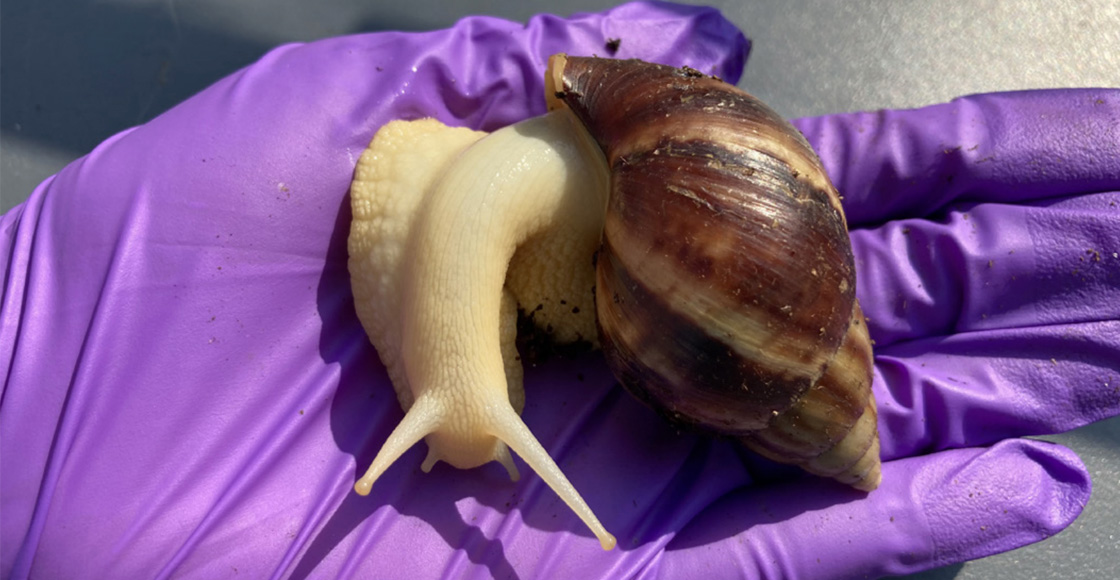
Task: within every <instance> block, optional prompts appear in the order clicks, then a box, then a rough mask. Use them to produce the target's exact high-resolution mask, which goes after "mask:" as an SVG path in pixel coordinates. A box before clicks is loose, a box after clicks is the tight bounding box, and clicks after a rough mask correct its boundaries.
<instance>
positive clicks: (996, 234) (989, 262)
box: [852, 191, 1120, 358]
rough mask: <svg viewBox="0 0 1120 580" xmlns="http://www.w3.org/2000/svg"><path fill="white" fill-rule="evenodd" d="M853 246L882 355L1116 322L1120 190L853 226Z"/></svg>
mask: <svg viewBox="0 0 1120 580" xmlns="http://www.w3.org/2000/svg"><path fill="white" fill-rule="evenodd" d="M852 244H853V251H854V252H855V255H856V260H857V270H858V274H859V280H858V284H857V289H858V292H859V293H860V298H861V300H860V303H861V306H862V307H863V311H864V313H865V314H866V315H867V316H868V317H869V318H870V319H871V323H870V329H871V332H872V334H873V338H874V339H875V342H876V345H877V346H878V347H879V348H880V349H883V348H886V347H890V346H892V345H894V344H898V343H903V342H908V341H913V340H919V339H927V338H936V337H942V336H948V335H953V334H959V333H968V332H986V331H998V330H1001V329H1015V328H1029V327H1036V326H1056V325H1077V324H1082V323H1094V322H1100V321H1111V320H1118V319H1120V284H1117V280H1118V279H1120V254H1118V253H1117V252H1118V251H1120V191H1116V192H1105V193H1098V194H1085V195H1079V196H1071V197H1066V198H1054V199H1049V200H1046V201H1043V202H1030V203H1024V204H1021V205H1008V204H1002V203H981V204H970V205H961V206H959V207H958V208H957V209H954V210H952V211H950V212H948V213H947V214H946V215H945V216H944V217H942V218H939V219H937V220H922V219H907V220H898V221H895V222H892V223H889V224H886V225H883V226H881V227H878V228H875V229H862V230H856V231H854V232H852ZM1047 358H1049V357H1047Z"/></svg>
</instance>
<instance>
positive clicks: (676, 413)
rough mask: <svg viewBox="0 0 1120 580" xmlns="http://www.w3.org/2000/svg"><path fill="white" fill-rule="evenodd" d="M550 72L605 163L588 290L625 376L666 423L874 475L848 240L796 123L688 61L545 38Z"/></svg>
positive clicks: (863, 346) (872, 422)
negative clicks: (606, 191) (634, 57)
mask: <svg viewBox="0 0 1120 580" xmlns="http://www.w3.org/2000/svg"><path fill="white" fill-rule="evenodd" d="M547 82H548V83H549V90H550V91H551V92H552V93H553V94H554V100H553V102H552V103H551V106H552V107H554V108H555V107H560V106H566V107H568V108H569V109H570V110H571V111H572V112H573V113H574V114H575V115H576V116H577V117H578V118H579V119H580V120H581V121H582V122H583V124H584V125H585V126H586V128H587V130H588V132H589V133H590V134H591V135H592V136H593V137H594V138H595V140H596V142H597V143H598V144H599V146H600V147H601V148H602V150H603V153H604V154H605V156H606V159H607V162H608V164H609V167H610V171H611V174H610V179H611V194H610V200H609V202H608V209H607V216H606V221H605V227H604V231H603V238H602V246H601V248H600V250H599V253H598V255H597V266H596V267H597V273H596V307H597V310H598V323H599V331H600V340H601V342H602V346H603V349H604V352H605V354H606V356H607V359H608V362H609V363H610V365H611V367H612V369H613V370H614V372H615V374H616V376H617V377H618V378H619V380H620V382H621V383H622V384H623V385H624V386H625V387H626V388H627V389H628V390H629V391H631V392H632V393H634V394H635V395H636V396H637V397H639V398H640V399H642V400H643V401H645V402H646V403H647V404H649V405H650V406H652V407H653V408H654V409H656V410H657V411H658V412H659V413H661V414H662V415H664V416H665V417H667V418H668V419H670V420H671V421H673V422H675V423H678V424H686V425H689V426H693V427H696V428H699V429H702V430H705V431H709V432H714V433H719V434H722V435H728V436H732V437H735V438H737V439H739V440H740V441H742V442H743V443H744V444H745V445H746V446H747V447H748V448H750V449H752V450H754V451H756V452H758V453H759V454H761V455H763V456H766V457H768V458H771V459H774V460H776V461H779V462H783V463H791V464H796V465H800V466H802V467H803V468H804V469H805V470H807V471H809V472H811V473H814V474H818V475H823V476H827V477H833V478H835V479H837V480H839V481H842V482H844V483H847V484H850V485H852V486H854V487H856V488H858V489H862V490H867V491H870V490H872V489H874V488H875V487H876V486H878V484H879V479H880V473H879V467H880V465H879V438H878V431H877V427H876V410H875V401H874V398H873V397H872V395H871V377H872V352H871V341H870V338H869V336H868V333H867V327H866V323H865V321H864V319H863V316H862V313H861V311H860V308H859V304H858V303H857V301H856V298H855V284H856V273H855V264H854V259H853V256H852V250H851V243H850V240H849V237H848V232H847V228H846V225H845V219H844V213H843V210H842V208H841V205H840V198H839V195H838V194H837V192H836V189H835V188H834V187H833V186H832V184H831V183H830V182H829V179H828V177H827V175H826V173H825V171H824V168H823V166H822V165H821V163H820V161H819V159H818V158H817V157H816V155H815V154H814V152H813V150H812V149H811V147H810V146H809V144H808V143H807V142H806V141H805V139H804V138H803V137H802V136H801V134H800V133H799V132H798V131H797V130H796V129H795V128H794V127H793V126H792V125H790V124H789V123H788V122H786V121H785V120H783V119H782V118H781V117H780V116H779V115H778V114H777V113H776V112H774V111H773V110H772V109H770V108H769V107H767V106H766V105H765V104H763V103H762V102H760V101H759V100H758V99H756V98H754V97H752V96H751V95H749V94H747V93H745V92H743V91H741V90H739V89H737V88H735V87H733V86H731V85H728V84H727V83H724V82H723V81H721V80H719V79H716V78H713V77H708V76H705V75H703V74H701V73H699V72H697V71H695V70H691V69H687V68H686V69H674V68H670V67H665V66H660V65H655V64H649V63H645V62H641V61H619V60H611V59H599V58H576V57H567V56H564V55H557V56H555V57H553V60H552V61H551V62H550V68H549V73H548V77H547Z"/></svg>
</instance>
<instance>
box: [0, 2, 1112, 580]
mask: <svg viewBox="0 0 1120 580" xmlns="http://www.w3.org/2000/svg"><path fill="white" fill-rule="evenodd" d="M611 38H620V39H621V46H620V47H619V51H618V54H617V56H619V57H623V58H626V57H638V58H643V59H646V60H652V61H659V62H665V63H668V64H674V65H689V66H692V67H693V68H697V69H699V70H702V71H705V72H712V73H714V74H717V75H719V76H722V77H723V78H725V79H728V80H729V81H732V82H734V81H735V80H736V79H737V77H738V74H739V71H740V70H741V67H742V65H743V59H744V56H745V52H746V50H745V49H746V44H745V41H744V39H743V38H742V36H741V34H740V33H739V32H738V31H737V30H735V28H734V27H733V26H731V25H730V24H729V23H727V22H726V21H724V20H723V19H722V18H720V17H719V15H718V14H717V13H715V12H713V11H710V10H705V9H699V8H686V7H678V6H672V5H666V4H630V5H625V6H622V7H619V8H616V9H614V10H612V11H610V12H608V13H605V14H604V15H585V16H578V17H574V18H572V19H570V20H561V19H557V18H553V17H538V18H536V19H534V20H532V21H531V22H530V23H529V25H528V26H527V27H522V26H521V25H515V24H511V23H507V22H503V21H498V20H494V19H488V18H475V19H468V20H464V21H463V22H461V23H460V24H459V25H457V26H456V27H455V28H453V29H451V30H448V31H441V32H434V33H425V34H371V35H362V36H355V37H347V38H339V39H333V40H328V41H322V42H317V43H313V44H308V45H303V46H288V47H282V48H279V49H277V50H276V51H273V52H272V53H270V54H268V55H266V56H265V57H264V58H263V59H262V60H261V61H260V62H259V63H257V64H255V65H253V66H251V67H249V68H247V69H245V70H243V71H241V72H239V73H237V74H235V75H233V76H231V77H229V78H227V79H225V80H223V81H221V82H219V83H217V84H215V85H214V86H212V87H211V88H209V89H207V90H206V91H204V92H202V93H201V94H199V95H197V96H196V97H194V98H192V99H190V100H188V101H187V102H185V103H183V104H182V105H180V106H178V107H176V108H175V109H173V110H171V111H169V112H168V113H166V114H164V115H162V116H160V117H159V118H157V119H155V120H153V121H152V122H150V123H148V124H146V125H144V126H141V127H138V128H135V129H133V130H130V131H126V132H124V133H122V134H120V135H117V136H115V137H113V138H111V139H109V140H108V141H106V142H105V143H103V144H102V145H101V146H99V147H98V148H97V149H96V150H94V151H93V152H92V153H91V154H90V155H88V156H87V157H85V158H83V159H81V160H79V161H77V162H75V163H73V164H71V165H70V166H69V167H67V168H66V169H64V170H63V171H62V172H61V173H59V174H58V175H57V176H55V177H54V178H52V179H50V180H48V181H46V182H44V183H43V184H42V185H41V186H40V187H39V188H38V189H37V190H36V191H35V193H34V194H33V195H32V197H31V198H30V200H29V201H28V202H27V203H26V204H25V205H23V206H21V207H19V208H17V209H15V210H13V211H12V212H10V213H9V214H7V215H5V216H3V220H2V221H0V233H2V237H0V248H2V250H3V254H2V255H3V256H5V257H6V258H7V269H6V276H5V279H4V294H3V303H2V306H0V373H2V375H3V376H4V377H5V382H4V390H3V393H0V473H2V474H3V479H2V481H0V501H2V504H0V509H2V513H3V521H2V523H0V575H2V576H3V577H14V578H20V577H26V576H34V577H47V578H54V577H65V578H81V577H121V578H126V577H167V576H173V575H174V576H180V577H198V578H215V577H230V576H235V575H238V576H241V577H251V578H257V577H272V576H275V577H294V578H305V577H312V576H313V577H337V576H354V577H437V576H440V575H447V576H479V577H489V576H498V577H512V576H519V577H556V578H571V577H578V576H584V577H608V576H609V577H625V576H646V577H653V576H658V575H663V576H665V577H682V576H683V577H688V576H695V575H696V573H695V571H697V570H704V571H705V576H709V577H710V576H715V577H720V576H727V575H730V574H736V575H746V576H764V577H781V576H788V577H804V578H841V577H849V576H852V575H857V574H858V575H866V576H876V575H881V574H887V573H903V572H908V571H914V570H921V569H926V568H930V567H934V566H937V565H941V564H946V563H951V562H957V561H961V560H964V559H968V558H975V557H978V556H982V555H985V554H989V553H994V552H997V551H1001V550H1007V549H1011V548H1014V547H1016V546H1020V545H1023V544H1026V543H1029V542H1032V541H1037V540H1039V539H1041V538H1044V537H1046V536H1048V535H1050V534H1052V533H1054V532H1056V531H1057V530H1060V529H1062V528H1063V527H1065V526H1066V525H1068V524H1069V523H1070V522H1071V521H1072V519H1073V518H1074V517H1076V515H1077V514H1078V513H1079V511H1080V509H1081V507H1082V506H1083V505H1084V503H1085V501H1087V498H1088V492H1089V483H1088V477H1087V475H1086V473H1085V471H1084V467H1083V466H1082V465H1081V463H1080V462H1079V461H1078V459H1077V458H1076V457H1075V456H1074V455H1073V454H1072V453H1070V452H1069V451H1067V450H1064V449H1062V448H1060V447H1058V446H1054V445H1050V444H1046V443H1040V442H1036V441H1024V440H1007V441H1002V442H1000V441H1001V440H1004V439H1006V438H1009V437H1017V436H1021V435H1029V434H1036V433H1044V432H1054V431H1060V430H1064V429H1069V428H1072V427H1075V426H1078V425H1081V424H1084V423H1087V422H1090V421H1093V420H1096V419H1099V418H1102V417H1107V416H1112V415H1116V414H1118V413H1120V403H1118V401H1117V399H1118V397H1116V395H1115V389H1116V382H1117V380H1120V379H1117V378H1109V376H1110V373H1113V376H1114V375H1115V373H1114V371H1115V369H1116V365H1117V362H1116V361H1118V360H1120V329H1118V328H1117V323H1116V322H1115V319H1116V318H1118V316H1117V314H1118V312H1117V308H1118V307H1117V306H1115V304H1118V303H1120V300H1116V298H1118V296H1117V294H1118V292H1120V291H1118V290H1117V288H1116V287H1115V286H1116V284H1115V279H1116V277H1117V275H1118V273H1120V260H1118V259H1116V258H1115V257H1114V256H1113V254H1112V252H1115V251H1117V248H1120V243H1118V239H1117V236H1118V235H1120V234H1118V233H1117V232H1120V227H1118V220H1120V210H1116V209H1114V208H1110V207H1109V205H1108V204H1109V203H1110V202H1115V203H1117V204H1120V196H1118V195H1117V194H1108V193H1100V192H1105V191H1114V190H1118V189H1120V178H1118V177H1117V176H1118V175H1120V161H1118V160H1120V154H1118V153H1120V144H1118V143H1117V137H1116V136H1115V134H1114V127H1115V126H1116V124H1117V122H1118V120H1120V95H1118V94H1117V93H1115V92H1113V93H1108V92H1105V91H1097V92H1092V93H1088V92H1077V91H1070V92H1055V93H1037V94H1029V93H1028V94H1023V95H996V96H988V97H976V98H973V99H971V100H962V101H958V102H956V103H953V104H951V105H946V106H942V107H933V108H930V109H925V110H919V111H908V112H899V113H883V114H880V115H878V116H875V115H866V116H860V115H854V116H838V117H829V118H823V119H820V120H815V121H813V120H810V121H805V122H804V123H802V125H801V127H802V128H803V129H804V130H805V132H806V133H807V134H808V135H809V137H810V139H811V140H812V141H813V142H814V144H815V145H817V146H818V148H819V149H820V151H821V152H822V154H823V155H824V159H825V162H826V165H827V166H828V167H829V169H830V171H831V172H832V174H833V176H834V178H835V179H836V181H837V185H838V186H839V187H840V189H841V191H842V193H844V194H845V195H846V196H847V200H846V201H847V204H848V212H849V213H848V215H849V218H850V219H852V220H853V222H854V223H856V224H857V225H861V226H863V225H867V226H873V225H875V224H880V223H883V222H884V221H885V220H888V219H902V218H908V217H909V218H915V219H914V220H913V221H897V222H889V223H887V224H886V225H881V226H878V227H876V228H875V229H868V230H857V231H855V232H854V233H853V237H854V239H855V242H856V251H857V256H858V257H859V259H860V266H861V272H860V275H861V277H862V279H861V281H860V284H861V285H860V295H861V299H862V303H863V305H864V308H865V311H866V312H867V313H868V314H869V315H870V316H871V326H872V330H873V335H874V336H875V338H876V339H878V341H879V347H880V348H879V355H880V356H879V359H878V362H879V373H878V376H877V377H876V387H875V388H876V391H877V392H876V396H877V397H878V399H879V401H880V404H879V406H880V414H881V415H880V416H881V421H880V427H881V430H882V442H883V446H884V459H886V460H888V462H887V463H886V464H885V465H884V472H883V486H882V487H881V488H880V490H878V491H876V492H874V493H872V494H870V495H868V496H863V495H862V494H858V493H855V492H852V491H850V490H847V489H844V488H842V487H840V486H839V485H837V484H833V483H830V482H827V481H823V480H817V479H814V478H811V477H808V476H803V475H801V474H800V473H798V472H796V471H795V470H791V469H787V468H784V467H779V466H774V465H772V464H769V463H767V462H765V461H762V460H759V459H757V458H754V457H752V456H749V455H747V454H746V453H745V452H741V451H739V450H738V449H737V448H736V447H735V446H733V445H732V444H730V443H727V442H723V441H711V440H707V439H703V438H699V437H696V436H693V435H678V434H676V433H674V432H673V431H672V430H670V429H669V428H667V427H666V426H665V425H663V424H662V423H661V421H660V419H659V418H658V417H656V416H655V415H654V414H653V413H652V412H651V411H648V410H647V409H645V408H644V407H642V406H641V405H640V404H639V403H637V402H635V401H634V400H632V399H631V398H630V397H629V396H627V395H625V394H624V393H623V391H622V390H621V389H620V388H619V387H617V386H616V385H615V384H614V381H613V379H612V378H611V376H610V375H609V373H608V372H607V371H606V368H605V366H604V364H603V363H602V361H601V360H600V357H598V356H596V355H588V356H586V357H584V358H583V359H581V360H580V361H578V362H577V363H575V364H573V363H571V362H570V361H565V362H556V363H553V364H546V365H544V366H542V367H538V368H535V369H533V368H530V369H527V370H526V379H525V383H526V392H527V405H526V409H525V413H524V418H525V421H526V423H527V424H528V425H529V427H530V429H532V430H533V432H534V433H535V434H536V436H537V437H538V439H539V440H540V441H541V442H542V443H543V444H544V445H545V447H546V448H548V450H549V452H550V453H551V455H552V456H553V457H554V458H555V459H556V461H557V462H558V463H559V464H560V466H561V467H562V468H563V469H564V471H565V473H566V474H567V475H568V476H569V478H570V479H571V480H572V482H573V483H574V484H575V486H576V488H577V489H579V490H580V492H581V494H582V495H583V497H584V498H585V499H586V500H587V502H588V504H589V505H590V506H591V507H592V508H593V509H594V510H595V511H596V513H597V515H598V516H599V517H600V519H601V520H602V521H603V523H604V524H605V525H606V527H607V528H608V529H609V530H611V531H612V532H613V533H615V534H616V535H617V536H618V538H619V541H620V545H619V548H620V549H616V550H615V551H613V552H603V551H602V550H601V549H600V548H599V544H598V542H597V541H596V540H595V538H594V537H592V536H591V535H590V533H589V532H588V531H587V530H586V529H585V528H584V527H583V526H582V523H581V522H580V521H579V520H578V519H577V518H576V517H575V515H574V514H572V513H571V512H570V510H568V508H567V507H566V506H565V505H563V504H562V503H561V502H560V500H559V499H558V498H557V497H556V496H555V495H554V494H553V493H552V491H551V490H550V489H548V487H547V486H546V485H544V483H543V482H542V481H541V480H540V479H539V478H538V477H536V476H535V475H531V471H530V470H528V469H527V468H525V467H524V466H522V472H523V473H525V477H523V478H522V480H521V481H520V482H519V483H517V484H513V483H510V482H509V479H508V477H507V476H506V474H505V472H504V470H503V469H502V468H501V467H500V466H499V465H497V464H491V465H487V466H484V467H482V468H479V469H475V470H470V471H459V470H456V469H454V468H452V467H450V466H448V465H446V464H439V465H437V466H436V467H435V468H434V469H433V471H432V473H430V474H422V473H420V471H419V465H420V462H421V459H422V458H423V454H424V452H425V450H424V446H423V445H417V446H416V447H415V448H413V449H412V450H411V451H410V452H409V453H408V454H406V455H405V456H404V457H402V458H401V459H400V460H399V461H398V462H397V464H396V465H395V466H394V467H393V468H391V469H390V470H389V471H388V472H386V473H385V474H384V475H383V476H382V477H381V479H379V480H378V482H377V485H376V486H375V487H374V490H373V493H372V494H371V495H370V496H369V497H365V498H362V497H359V496H357V495H355V494H354V493H353V492H352V485H353V482H354V481H355V480H356V479H357V477H358V476H359V475H360V474H361V472H362V471H364V469H365V467H366V466H367V465H368V463H369V461H370V460H371V459H372V456H373V454H374V453H375V452H376V451H377V449H378V448H379V447H380V446H381V444H382V443H383V442H384V440H385V438H386V437H387V436H388V434H389V432H390V431H391V430H392V428H393V427H394V426H395V425H396V424H397V422H398V421H399V420H400V417H401V410H400V408H399V406H398V405H397V402H396V399H395V396H394V395H393V391H392V388H391V386H390V385H389V381H388V378H387V377H386V376H385V372H384V369H383V368H382V367H381V366H380V364H379V363H378V361H377V357H376V354H375V353H374V352H373V350H372V348H371V347H370V345H369V342H368V340H367V338H366V336H365V334H364V332H363V331H362V329H361V327H360V325H359V323H358V320H357V318H356V316H355V314H354V310H353V304H352V300H353V298H352V296H351V294H350V286H349V276H348V274H347V270H346V235H347V232H348V228H349V221H350V216H349V205H348V202H347V200H346V198H345V197H346V191H347V188H348V186H349V182H350V179H351V177H352V172H353V168H354V163H355V161H356V157H357V155H358V154H359V153H360V152H361V151H362V149H363V148H364V147H365V146H366V144H367V143H368V142H369V139H370V137H371V136H372V134H373V132H374V131H375V130H376V129H377V128H378V127H379V126H381V125H382V124H384V123H385V122H387V121H389V120H391V119H396V118H418V117H423V116H435V117H437V118H439V119H440V120H442V121H444V122H445V123H449V124H452V125H466V126H471V127H475V128H482V129H487V130H490V129H494V128H496V127H499V126H502V125H505V124H508V123H510V122H513V121H517V120H520V119H522V118H525V117H528V116H531V115H536V114H539V113H542V112H543V110H544V101H543V98H542V97H541V95H542V93H543V87H542V71H543V68H544V63H545V59H546V58H547V56H548V55H549V54H551V53H554V52H569V53H573V54H591V53H604V54H605V53H606V52H607V51H606V49H605V47H604V46H605V43H606V41H607V39H611ZM1079 104H1084V105H1085V106H1084V107H1081V106H1079ZM1024 125H1025V126H1024ZM949 130H954V131H955V132H954V133H953V134H950V135H943V134H942V133H945V132H946V131H949ZM1028 130H1029V131H1031V132H1030V133H1028V132H1027V131H1028ZM958 145H959V146H960V147H959V148H958ZM974 146H975V148H974ZM954 148H956V149H954ZM840 162H843V169H842V168H841V165H840ZM949 176H952V178H951V180H950V177H949ZM923 188H924V189H923ZM872 191H874V195H875V196H876V197H872V193H871V192H872ZM1079 194H1081V195H1079ZM1058 196H1063V197H1058ZM1042 198H1046V199H1045V200H1043V199H1042ZM996 202H998V204H1006V205H998V204H997V203H996ZM966 203H967V204H969V205H967V206H966V205H961V204H966ZM954 204H956V205H954ZM1011 204H1015V205H1011ZM971 206H974V207H971ZM966 208H967V209H966ZM951 209H952V210H954V211H955V212H966V213H967V215H968V218H967V220H966V219H965V217H963V216H964V213H954V211H950V210H951ZM876 212H878V213H876ZM917 218H924V219H917ZM996 220H998V222H997V221H996ZM1109 220H1111V222H1109ZM995 223H998V224H999V225H998V227H999V228H1000V234H1001V235H1000V236H999V239H996V236H995V235H994V234H993V233H992V232H993V229H992V228H993V227H995V226H993V224H995ZM907 228H908V229H907ZM903 232H907V233H905V234H904V233H903ZM1005 232H1007V233H1005ZM935 242H936V243H935ZM1082 246H1084V247H1082ZM1074 248H1076V252H1073V253H1069V252H1071V251H1073V249H1074ZM933 249H937V250H942V249H949V250H950V251H949V252H948V253H945V254H944V257H943V258H942V260H940V261H939V263H937V264H934V263H932V260H931V258H932V257H933V256H932V250H933ZM1012 249H1013V250H1015V253H1014V254H1008V251H1010V250H1012ZM1088 250H1094V251H1097V252H1099V254H1093V253H1086V252H1087V251H1088ZM1098 256H1099V260H1097V258H1098ZM938 257H941V256H940V255H938ZM1078 258H1083V259H1084V261H1083V262H1079V261H1078ZM988 260H992V262H991V266H990V267H989V262H988ZM1071 260H1072V262H1073V263H1072V264H1071ZM1074 269H1077V270H1078V273H1077V274H1071V273H1070V272H1071V271H1072V270H1074ZM1110 276H1111V284H1112V286H1109V283H1110ZM954 282H955V283H954ZM919 285H920V286H919ZM1020 285H1021V286H1022V287H1023V288H1025V289H1026V290H1025V291H1017V290H1016V289H1017V288H1019V286H1020ZM1101 320H1103V321H1106V322H1094V321H1101ZM1108 321H1112V322H1108ZM1055 323H1058V324H1055ZM1004 329H1005V330H1004ZM1067 343H1068V344H1067ZM973 357H974V358H973ZM1052 359H1053V360H1054V361H1055V362H1051V360H1052ZM1110 369H1111V370H1110ZM1043 385H1045V388H1046V391H1045V393H1046V395H1045V398H1044V397H1043V395H1042V393H1043ZM1042 401H1045V403H1046V404H1045V405H1043V404H1042ZM558 409H562V410H563V412H557V410H558ZM976 418H979V421H976V420H973V419H976ZM966 419H968V420H969V421H967V422H966V421H965V420H966ZM986 445H992V446H991V447H987V448H983V447H981V448H966V449H956V450H946V449H949V448H958V447H976V446H986ZM935 451H936V453H933V454H927V453H930V452H935ZM918 454H927V455H921V456H918ZM904 457H909V458H907V459H902V458H904ZM970 495H971V497H970ZM966 510H967V511H966ZM892 518H893V520H892ZM853 546H855V549H853ZM720 568H722V569H723V570H720Z"/></svg>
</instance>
